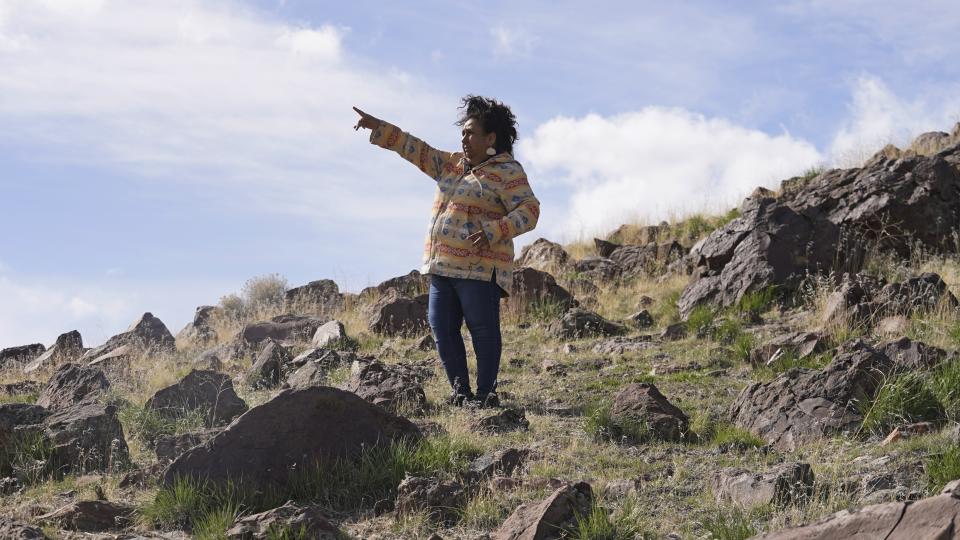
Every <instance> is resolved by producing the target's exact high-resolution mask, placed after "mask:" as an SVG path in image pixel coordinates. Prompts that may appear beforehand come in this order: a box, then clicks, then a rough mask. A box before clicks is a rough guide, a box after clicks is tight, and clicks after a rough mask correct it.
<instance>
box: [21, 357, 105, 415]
mask: <svg viewBox="0 0 960 540" xmlns="http://www.w3.org/2000/svg"><path fill="white" fill-rule="evenodd" d="M108 388H110V382H109V381H108V380H107V377H106V376H105V375H104V374H103V371H102V370H100V369H99V368H96V367H90V366H81V365H78V364H64V365H62V366H60V368H59V369H58V370H57V371H56V372H54V374H53V376H51V377H50V380H49V381H47V384H46V386H44V387H43V389H42V390H40V395H39V396H38V397H37V405H40V406H41V407H46V408H48V409H50V410H53V411H57V410H62V409H65V408H68V407H71V406H73V405H76V404H78V403H81V402H88V401H94V400H96V399H97V398H99V397H100V396H102V395H104V393H106V391H107V389H108Z"/></svg>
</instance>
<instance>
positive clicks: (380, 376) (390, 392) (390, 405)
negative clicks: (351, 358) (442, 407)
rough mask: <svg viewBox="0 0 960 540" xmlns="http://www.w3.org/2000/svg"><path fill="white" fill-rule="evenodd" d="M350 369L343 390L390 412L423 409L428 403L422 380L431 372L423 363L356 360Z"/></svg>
mask: <svg viewBox="0 0 960 540" xmlns="http://www.w3.org/2000/svg"><path fill="white" fill-rule="evenodd" d="M351 372H352V373H351V378H350V382H349V383H348V384H347V386H346V389H347V390H349V391H351V392H353V393H355V394H357V395H358V396H360V397H362V398H363V399H365V400H367V401H369V402H370V403H373V404H375V405H379V406H381V407H384V408H385V409H387V410H389V411H391V412H396V411H397V410H398V409H403V410H408V411H422V410H424V408H425V407H426V405H427V396H426V394H424V391H423V381H424V380H425V379H426V378H427V377H428V376H429V375H430V374H431V371H430V370H429V368H427V367H425V366H417V365H413V364H392V365H388V364H384V363H383V362H380V361H379V360H357V361H355V362H354V363H353V366H352V368H351Z"/></svg>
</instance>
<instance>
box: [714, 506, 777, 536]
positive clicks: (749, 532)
mask: <svg viewBox="0 0 960 540" xmlns="http://www.w3.org/2000/svg"><path fill="white" fill-rule="evenodd" d="M761 511H762V507H761V509H757V510H753V511H747V510H744V509H743V508H740V507H739V506H733V507H730V508H720V507H718V508H715V509H713V510H712V512H711V513H710V514H708V515H707V517H705V518H704V519H703V521H702V522H701V523H700V525H701V526H702V527H703V529H704V530H705V531H706V532H707V533H709V535H710V536H708V538H711V539H715V540H746V539H747V538H750V537H752V536H754V535H756V534H757V533H758V532H759V531H757V529H756V527H754V525H753V519H752V516H751V514H752V513H754V512H758V513H759V512H761Z"/></svg>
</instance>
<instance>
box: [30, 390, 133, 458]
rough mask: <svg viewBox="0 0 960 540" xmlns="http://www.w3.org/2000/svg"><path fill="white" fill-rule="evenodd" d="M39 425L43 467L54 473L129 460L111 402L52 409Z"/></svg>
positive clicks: (121, 430)
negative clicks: (46, 455) (46, 450)
mask: <svg viewBox="0 0 960 540" xmlns="http://www.w3.org/2000/svg"><path fill="white" fill-rule="evenodd" d="M43 427H44V438H45V440H46V441H48V445H49V455H50V458H49V460H48V462H47V470H48V471H51V472H54V473H56V474H57V475H58V476H59V475H60V474H63V473H68V472H87V471H108V470H111V469H114V468H118V467H121V466H123V465H126V464H127V463H128V462H129V460H130V455H129V450H128V449H127V442H126V439H125V438H124V436H123V427H122V426H121V424H120V420H119V419H118V418H117V408H116V407H114V406H113V405H102V404H100V403H96V402H90V401H84V402H81V403H79V404H77V405H74V406H72V407H67V408H64V409H61V410H55V411H53V413H52V414H50V416H48V417H47V418H45V419H44V422H43Z"/></svg>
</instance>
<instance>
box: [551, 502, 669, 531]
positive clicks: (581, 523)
mask: <svg viewBox="0 0 960 540" xmlns="http://www.w3.org/2000/svg"><path fill="white" fill-rule="evenodd" d="M645 529H646V523H645V519H644V518H643V517H642V515H641V512H640V511H639V508H638V506H637V504H636V500H635V499H633V498H628V499H626V500H625V501H624V503H623V505H622V506H621V508H620V509H619V510H616V511H613V512H610V511H608V510H607V509H605V508H604V507H603V506H601V504H600V502H599V501H598V500H597V499H596V498H594V499H593V501H591V504H590V510H589V511H588V512H587V513H586V515H577V519H576V527H575V528H573V530H571V531H569V538H571V539H574V540H633V539H634V538H653V533H651V532H648V531H646V530H645Z"/></svg>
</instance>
